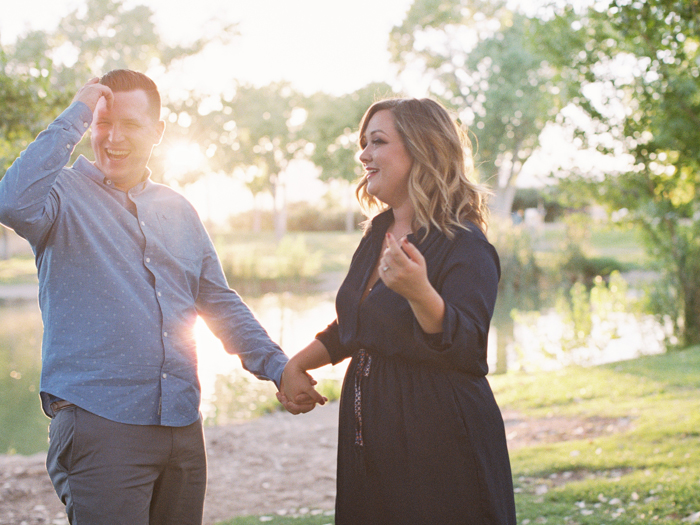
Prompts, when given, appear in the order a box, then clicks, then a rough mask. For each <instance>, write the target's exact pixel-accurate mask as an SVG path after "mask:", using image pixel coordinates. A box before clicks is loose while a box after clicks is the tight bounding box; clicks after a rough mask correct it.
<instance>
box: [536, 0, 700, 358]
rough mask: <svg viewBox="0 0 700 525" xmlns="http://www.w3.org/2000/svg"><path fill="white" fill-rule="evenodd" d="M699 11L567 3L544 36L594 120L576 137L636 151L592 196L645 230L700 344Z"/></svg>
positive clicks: (683, 333) (685, 324) (685, 339)
mask: <svg viewBox="0 0 700 525" xmlns="http://www.w3.org/2000/svg"><path fill="white" fill-rule="evenodd" d="M699 9H700V7H699V5H698V3H697V2H696V1H691V2H686V1H680V0H649V1H646V2H627V1H622V0H620V1H618V0H613V1H612V2H610V5H609V6H608V7H607V8H605V9H601V8H596V9H594V8H591V9H588V10H585V11H583V12H582V13H579V12H577V11H576V10H575V9H574V8H573V7H567V8H564V9H563V10H561V11H560V12H559V13H558V14H557V16H556V17H555V18H554V20H553V21H552V23H551V24H550V27H551V28H552V31H551V32H549V33H547V34H546V35H545V38H546V39H547V40H548V41H549V45H547V46H546V49H547V51H548V52H549V53H550V60H552V62H553V63H556V64H557V65H558V67H563V68H564V69H565V70H566V77H567V79H568V81H569V86H570V87H569V89H570V91H571V92H572V93H573V94H574V95H573V100H574V101H575V102H576V103H577V105H578V106H579V107H580V108H582V109H583V110H584V111H585V112H586V114H587V115H588V117H589V118H590V120H589V122H588V123H587V125H586V127H585V128H583V127H581V128H579V133H578V138H579V139H581V140H582V143H583V144H589V145H592V146H595V147H597V148H598V149H599V150H600V151H601V152H603V153H608V154H614V155H617V156H620V155H621V154H623V153H626V154H628V155H629V158H630V162H629V166H628V167H627V168H623V169H621V170H616V171H611V172H609V173H603V174H602V181H599V182H598V183H597V184H594V185H590V186H589V190H592V193H593V194H595V195H596V198H597V199H598V200H599V201H601V202H604V203H606V204H607V205H608V206H610V208H611V209H626V210H627V211H628V214H627V216H626V217H625V220H627V221H629V222H633V223H635V224H638V225H639V226H641V227H642V228H643V230H644V232H645V239H646V245H647V249H648V252H649V254H650V255H651V256H652V257H653V258H654V259H655V260H656V261H657V262H658V265H659V267H660V268H661V269H662V270H663V272H664V273H665V274H667V280H666V283H667V284H668V285H669V286H667V288H666V289H667V290H668V291H669V296H668V298H667V300H666V301H664V302H666V303H668V302H670V301H672V300H674V299H677V300H678V302H679V303H680V305H681V307H680V308H679V309H677V310H676V312H675V313H676V316H675V318H674V319H673V324H674V325H675V326H676V327H677V330H678V331H677V333H676V337H677V338H678V340H679V343H680V344H681V345H682V346H685V345H688V344H693V343H698V342H700V244H699V243H698V242H697V239H698V236H700V152H699V151H698V148H697V144H698V143H699V142H700V66H699V65H698V61H699V60H700V37H699V36H698V35H699V34H700V33H699V32H698V20H699V17H698V14H699ZM572 29H573V31H572ZM565 36H566V38H564V37H565ZM621 72H624V73H621ZM592 93H597V95H596V96H593V95H592ZM578 120H579V121H580V120H581V119H580V118H579V119H578ZM579 175H583V174H581V173H579Z"/></svg>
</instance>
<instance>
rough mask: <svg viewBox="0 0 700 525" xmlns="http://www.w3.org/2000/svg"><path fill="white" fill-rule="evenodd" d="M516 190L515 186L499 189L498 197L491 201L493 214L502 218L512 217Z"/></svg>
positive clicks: (497, 191) (497, 190)
mask: <svg viewBox="0 0 700 525" xmlns="http://www.w3.org/2000/svg"><path fill="white" fill-rule="evenodd" d="M515 190H516V188H515V186H513V185H510V186H506V187H504V188H497V189H496V195H494V196H493V199H491V205H490V209H491V213H493V214H494V215H495V216H497V217H500V218H508V217H510V214H511V212H512V210H513V200H515Z"/></svg>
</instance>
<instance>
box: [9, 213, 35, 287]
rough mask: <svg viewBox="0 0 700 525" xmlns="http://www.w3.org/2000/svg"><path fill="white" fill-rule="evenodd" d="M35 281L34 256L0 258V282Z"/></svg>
mask: <svg viewBox="0 0 700 525" xmlns="http://www.w3.org/2000/svg"><path fill="white" fill-rule="evenodd" d="M0 228H1V226H0ZM36 282H37V274H36V264H35V263H34V258H32V257H13V258H11V259H4V260H0V284H19V283H36Z"/></svg>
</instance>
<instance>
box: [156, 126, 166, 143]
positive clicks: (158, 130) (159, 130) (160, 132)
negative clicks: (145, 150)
mask: <svg viewBox="0 0 700 525" xmlns="http://www.w3.org/2000/svg"><path fill="white" fill-rule="evenodd" d="M155 128H156V133H157V135H158V139H157V140H156V142H155V145H156V146H157V145H158V144H160V141H161V140H163V134H164V133H165V121H164V120H159V121H158V123H157V124H156V126H155Z"/></svg>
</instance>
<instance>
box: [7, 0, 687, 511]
mask: <svg viewBox="0 0 700 525" xmlns="http://www.w3.org/2000/svg"><path fill="white" fill-rule="evenodd" d="M698 20H700V3H699V2H698V1H697V0H685V1H682V0H677V1H671V0H650V1H645V2H638V1H632V0H630V1H626V0H618V1H613V2H607V1H601V2H593V1H590V2H587V1H583V0H582V1H580V2H563V1H559V2H556V1H555V2H544V1H542V2H540V1H531V2H524V1H522V2H516V1H512V2H507V1H498V0H494V1H485V0H483V1H481V0H462V1H457V0H415V1H412V0H392V1H386V2H381V3H379V2H371V1H369V0H361V1H356V2H352V3H350V2H345V1H337V2H334V1H321V0H298V1H289V0H287V1H282V0H261V1H260V2H223V1H216V0H202V1H200V2H197V3H196V5H194V4H193V5H188V6H176V5H174V4H172V3H166V2H160V1H158V0H149V1H146V0H144V1H142V2H139V1H128V2H127V1H124V2H122V1H110V0H87V1H84V0H74V1H65V2H47V1H43V0H42V1H39V0H35V1H33V2H32V1H29V2H25V3H24V4H22V5H14V6H11V7H5V8H3V14H2V16H1V17H0V44H1V46H2V47H1V48H0V65H1V69H0V173H4V172H5V171H6V169H7V168H8V167H9V165H10V163H11V162H12V161H13V160H14V158H16V157H17V156H18V155H19V153H20V152H21V151H22V150H23V149H24V148H25V147H26V145H27V144H28V143H29V142H31V140H33V138H34V137H35V136H36V134H38V133H39V132H40V131H41V130H42V129H44V128H45V127H46V126H47V125H48V123H50V122H51V121H52V120H53V119H54V118H55V117H56V116H57V115H58V114H59V113H60V112H61V111H62V110H63V109H64V108H65V107H66V106H67V105H68V104H69V103H70V100H71V99H72V97H73V95H74V93H75V91H76V90H77V88H78V87H79V86H80V85H82V84H83V83H84V82H85V81H86V80H87V79H89V78H91V77H93V76H99V75H100V74H102V73H104V72H106V71H108V70H110V69H113V68H115V67H129V68H132V69H137V70H142V71H145V72H147V73H148V74H149V75H151V76H152V77H153V78H154V79H155V80H156V82H157V83H158V84H159V86H160V87H161V91H162V95H163V101H164V110H163V118H164V119H165V120H166V122H167V128H166V135H165V138H164V141H163V143H162V144H161V145H160V146H159V147H158V148H157V149H156V150H155V152H154V157H153V159H152V164H151V166H152V169H153V179H154V180H156V181H157V182H162V183H164V184H168V185H169V186H171V187H173V188H175V189H176V190H177V191H180V192H182V193H183V194H184V195H186V196H187V197H188V198H189V199H190V200H191V201H192V202H193V203H194V205H195V207H196V208H197V210H198V211H199V213H200V215H201V217H202V219H203V220H204V221H205V223H206V224H207V227H208V229H209V231H210V234H211V236H212V238H213V239H214V242H215V244H216V246H217V249H218V250H219V253H220V255H221V259H222V264H223V266H224V270H225V272H226V275H227V278H228V279H229V283H230V284H231V285H232V287H234V288H235V289H236V290H238V291H239V293H241V295H242V296H243V298H244V299H245V300H246V302H248V303H249V304H250V305H251V308H252V309H253V310H254V311H255V312H256V314H257V315H258V317H259V318H260V319H261V321H262V323H263V324H264V325H265V326H266V328H268V330H269V331H270V333H271V335H272V336H273V338H274V339H276V340H277V341H278V342H280V343H281V344H282V346H283V347H284V348H285V349H286V350H287V351H288V352H289V353H293V352H295V351H296V350H298V349H299V348H301V347H303V346H304V344H305V343H306V342H307V341H308V340H309V339H310V338H311V337H313V335H314V334H315V333H316V332H317V331H319V330H320V329H322V328H323V327H324V326H325V325H326V324H327V323H328V322H330V321H331V320H332V319H333V316H334V313H333V297H334V292H335V290H336V289H337V286H338V285H339V282H340V280H341V279H342V277H343V274H344V271H345V270H346V269H347V267H348V265H349V261H350V257H351V256H352V252H353V250H354V247H355V246H356V244H357V242H358V241H359V238H360V235H361V233H360V231H359V223H360V222H361V221H362V217H361V215H360V214H359V211H358V207H357V205H356V203H355V201H354V196H353V188H354V183H355V182H356V181H357V180H358V178H359V177H361V176H362V170H361V166H360V164H359V163H358V161H357V158H356V157H357V145H356V144H357V133H356V131H357V125H358V123H359V120H360V118H361V116H362V114H363V113H364V111H365V110H366V109H367V107H368V106H369V105H370V104H371V103H372V102H373V101H374V100H376V99H378V98H382V97H386V96H392V95H394V94H397V95H408V96H417V97H422V96H430V97H433V98H436V99H438V100H440V101H441V102H442V103H443V104H445V105H446V106H447V107H448V108H450V110H451V111H452V112H453V113H454V114H455V115H457V116H458V117H459V119H460V122H461V123H462V124H463V125H464V126H465V127H467V128H468V129H469V130H470V135H471V137H472V140H473V142H474V146H475V161H476V167H477V173H478V177H479V180H480V181H481V182H484V183H486V184H488V185H489V186H491V188H492V189H493V191H494V197H493V199H492V209H491V212H492V223H491V228H490V232H489V236H490V238H491V240H492V242H493V243H494V244H495V245H496V247H497V249H498V251H499V254H500V256H501V262H502V269H503V273H502V279H501V283H500V290H499V300H498V304H497V311H496V313H495V316H494V322H493V330H492V334H491V341H490V365H491V369H492V376H491V382H492V384H493V385H494V389H495V391H496V395H497V399H498V401H499V403H500V404H501V406H502V407H505V408H506V409H517V410H519V413H520V414H521V415H522V417H526V418H533V421H537V420H539V419H542V420H544V419H546V418H548V417H550V418H551V417H555V416H556V417H576V418H579V419H582V420H593V419H595V418H609V420H610V421H616V422H619V421H621V420H625V419H629V420H630V425H629V426H627V425H612V423H611V425H612V426H611V428H614V429H616V431H615V432H611V433H609V435H608V434H606V433H603V434H604V435H600V436H595V437H590V436H587V437H586V439H579V440H577V439H576V434H575V433H574V435H569V436H566V438H564V437H562V439H561V442H557V443H554V444H552V443H543V444H533V445H532V446H531V447H527V448H526V449H519V450H517V451H515V452H514V454H513V464H514V480H515V483H516V489H517V491H518V501H517V504H518V512H519V522H521V523H571V524H573V523H581V524H584V523H585V524H589V523H590V524H593V523H651V522H652V521H656V520H662V521H664V522H665V523H683V522H697V521H700V507H699V506H698V505H699V504H698V499H699V498H698V493H699V492H700V468H698V466H697V465H698V461H697V459H698V452H697V450H698V444H699V443H698V432H697V428H698V422H699V418H700V416H698V414H700V411H699V410H698V408H699V407H698V401H697V399H698V396H697V393H698V389H699V388H700V371H699V369H698V364H699V363H698V361H700V357H698V354H699V353H700V348H699V347H698V345H699V344H700V241H698V238H700V196H699V195H700V194H699V193H698V184H700V171H699V165H698V164H699V162H698V161H699V159H700V157H699V154H698V149H697V144H700V125H699V124H700V51H699V46H700V38H699V33H700V31H699V28H698V23H699V22H698ZM78 154H85V155H86V156H87V157H88V158H91V153H90V148H89V144H88V143H87V140H84V141H83V142H82V143H81V144H80V145H79V146H78V148H77V149H76V152H75V155H78ZM1 231H2V233H1V235H2V237H1V238H0V295H2V296H3V299H2V301H1V302H0V396H1V399H2V400H3V401H4V402H3V403H2V408H0V452H4V453H7V454H34V453H37V452H41V451H42V450H45V448H46V419H45V418H44V416H43V415H42V414H41V412H40V409H39V405H38V395H37V389H38V374H39V369H40V339H41V320H40V316H39V313H38V307H37V305H36V272H35V269H34V266H33V259H32V257H31V252H30V251H28V247H27V245H26V244H25V243H23V241H22V240H21V239H18V238H17V237H16V236H14V234H13V233H12V232H10V231H9V230H7V229H4V228H2V229H1ZM198 340H199V343H200V364H201V374H200V377H201V381H202V386H203V394H204V404H203V413H204V415H205V417H206V420H207V424H208V425H229V424H236V423H238V422H240V421H244V420H248V419H250V418H252V417H256V416H258V415H260V414H262V413H265V412H267V411H270V410H275V404H276V403H275V401H274V396H273V394H274V391H273V390H274V389H271V385H269V384H264V383H259V382H257V381H255V380H254V379H250V378H248V377H247V376H246V375H245V374H243V373H242V372H241V370H240V366H239V365H238V363H237V360H236V359H232V358H230V357H228V358H227V356H225V355H224V353H223V351H222V350H220V348H218V347H217V341H216V340H214V339H213V338H212V336H211V334H210V333H208V331H207V330H206V327H204V326H200V327H198ZM342 372H343V370H342V365H339V366H336V367H328V369H325V370H322V371H320V372H319V379H321V383H322V386H323V388H324V390H325V391H326V393H327V394H328V395H329V396H330V397H337V392H338V389H339V387H338V382H339V381H340V379H341V378H342ZM538 418H539V419H538ZM251 519H253V520H255V519H257V518H251ZM274 519H283V518H281V517H275V518H274ZM284 519H287V518H284ZM288 519H292V518H288ZM299 519H307V520H311V521H307V522H308V523H324V521H322V520H324V519H325V520H327V519H328V518H327V517H325V516H323V515H315V516H314V517H310V516H307V517H306V518H299ZM313 520H321V521H313ZM543 520H544V521H543ZM236 523H238V522H236ZM241 523H242V521H241ZM280 523H281V522H280Z"/></svg>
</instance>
